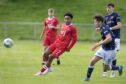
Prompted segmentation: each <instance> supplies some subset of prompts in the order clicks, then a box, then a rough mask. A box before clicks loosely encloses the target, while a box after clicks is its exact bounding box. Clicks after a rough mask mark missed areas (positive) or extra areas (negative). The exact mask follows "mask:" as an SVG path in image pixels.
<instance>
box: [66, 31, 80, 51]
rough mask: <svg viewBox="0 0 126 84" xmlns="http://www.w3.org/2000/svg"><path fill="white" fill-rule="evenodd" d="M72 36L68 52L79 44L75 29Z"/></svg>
mask: <svg viewBox="0 0 126 84" xmlns="http://www.w3.org/2000/svg"><path fill="white" fill-rule="evenodd" d="M72 35H73V37H72V39H71V42H70V43H69V45H68V47H67V49H66V51H70V49H71V48H72V47H73V46H74V44H75V43H76V42H77V31H76V29H73V31H72Z"/></svg>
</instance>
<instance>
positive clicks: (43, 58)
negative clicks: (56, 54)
mask: <svg viewBox="0 0 126 84" xmlns="http://www.w3.org/2000/svg"><path fill="white" fill-rule="evenodd" d="M49 45H50V42H49V38H47V37H45V38H44V42H43V46H44V53H43V54H42V65H44V64H46V62H47V60H48V56H46V53H45V52H46V50H47V48H48V47H49Z"/></svg>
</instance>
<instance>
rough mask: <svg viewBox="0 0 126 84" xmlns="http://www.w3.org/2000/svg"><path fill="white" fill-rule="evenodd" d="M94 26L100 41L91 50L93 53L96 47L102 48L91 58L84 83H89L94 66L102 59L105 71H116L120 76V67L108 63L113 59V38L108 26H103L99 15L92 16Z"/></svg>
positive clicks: (102, 20)
mask: <svg viewBox="0 0 126 84" xmlns="http://www.w3.org/2000/svg"><path fill="white" fill-rule="evenodd" d="M94 25H95V29H96V31H97V32H100V33H101V38H102V39H101V41H99V42H98V43H96V44H95V45H94V46H93V47H92V50H93V51H94V50H95V49H96V48H97V47H99V46H102V47H101V48H100V49H99V50H98V51H97V52H96V53H95V55H94V56H93V57H92V59H91V62H90V65H89V67H88V71H87V76H86V78H85V79H84V80H85V81H89V79H90V77H91V74H92V72H93V69H94V65H95V64H96V63H97V62H98V61H99V60H101V59H103V62H104V67H105V71H107V70H109V69H111V70H114V71H115V70H118V71H119V75H120V76H121V75H122V69H123V67H122V66H111V67H110V63H111V62H112V61H113V60H114V59H115V55H116V53H115V41H114V40H115V38H114V35H113V33H112V31H111V30H110V28H109V26H108V25H106V24H104V19H103V17H102V16H101V15H96V16H94Z"/></svg>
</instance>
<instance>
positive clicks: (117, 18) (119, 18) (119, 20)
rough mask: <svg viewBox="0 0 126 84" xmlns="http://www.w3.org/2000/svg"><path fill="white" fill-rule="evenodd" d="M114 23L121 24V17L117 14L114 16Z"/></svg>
mask: <svg viewBox="0 0 126 84" xmlns="http://www.w3.org/2000/svg"><path fill="white" fill-rule="evenodd" d="M116 22H121V17H120V16H119V15H118V14H116Z"/></svg>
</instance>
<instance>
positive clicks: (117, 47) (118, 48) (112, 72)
mask: <svg viewBox="0 0 126 84" xmlns="http://www.w3.org/2000/svg"><path fill="white" fill-rule="evenodd" d="M115 45H116V49H115V51H116V53H117V52H118V51H119V50H120V39H115ZM116 63H117V59H116V58H115V59H114V60H113V61H112V66H116ZM110 77H115V73H114V71H113V70H111V75H110Z"/></svg>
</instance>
